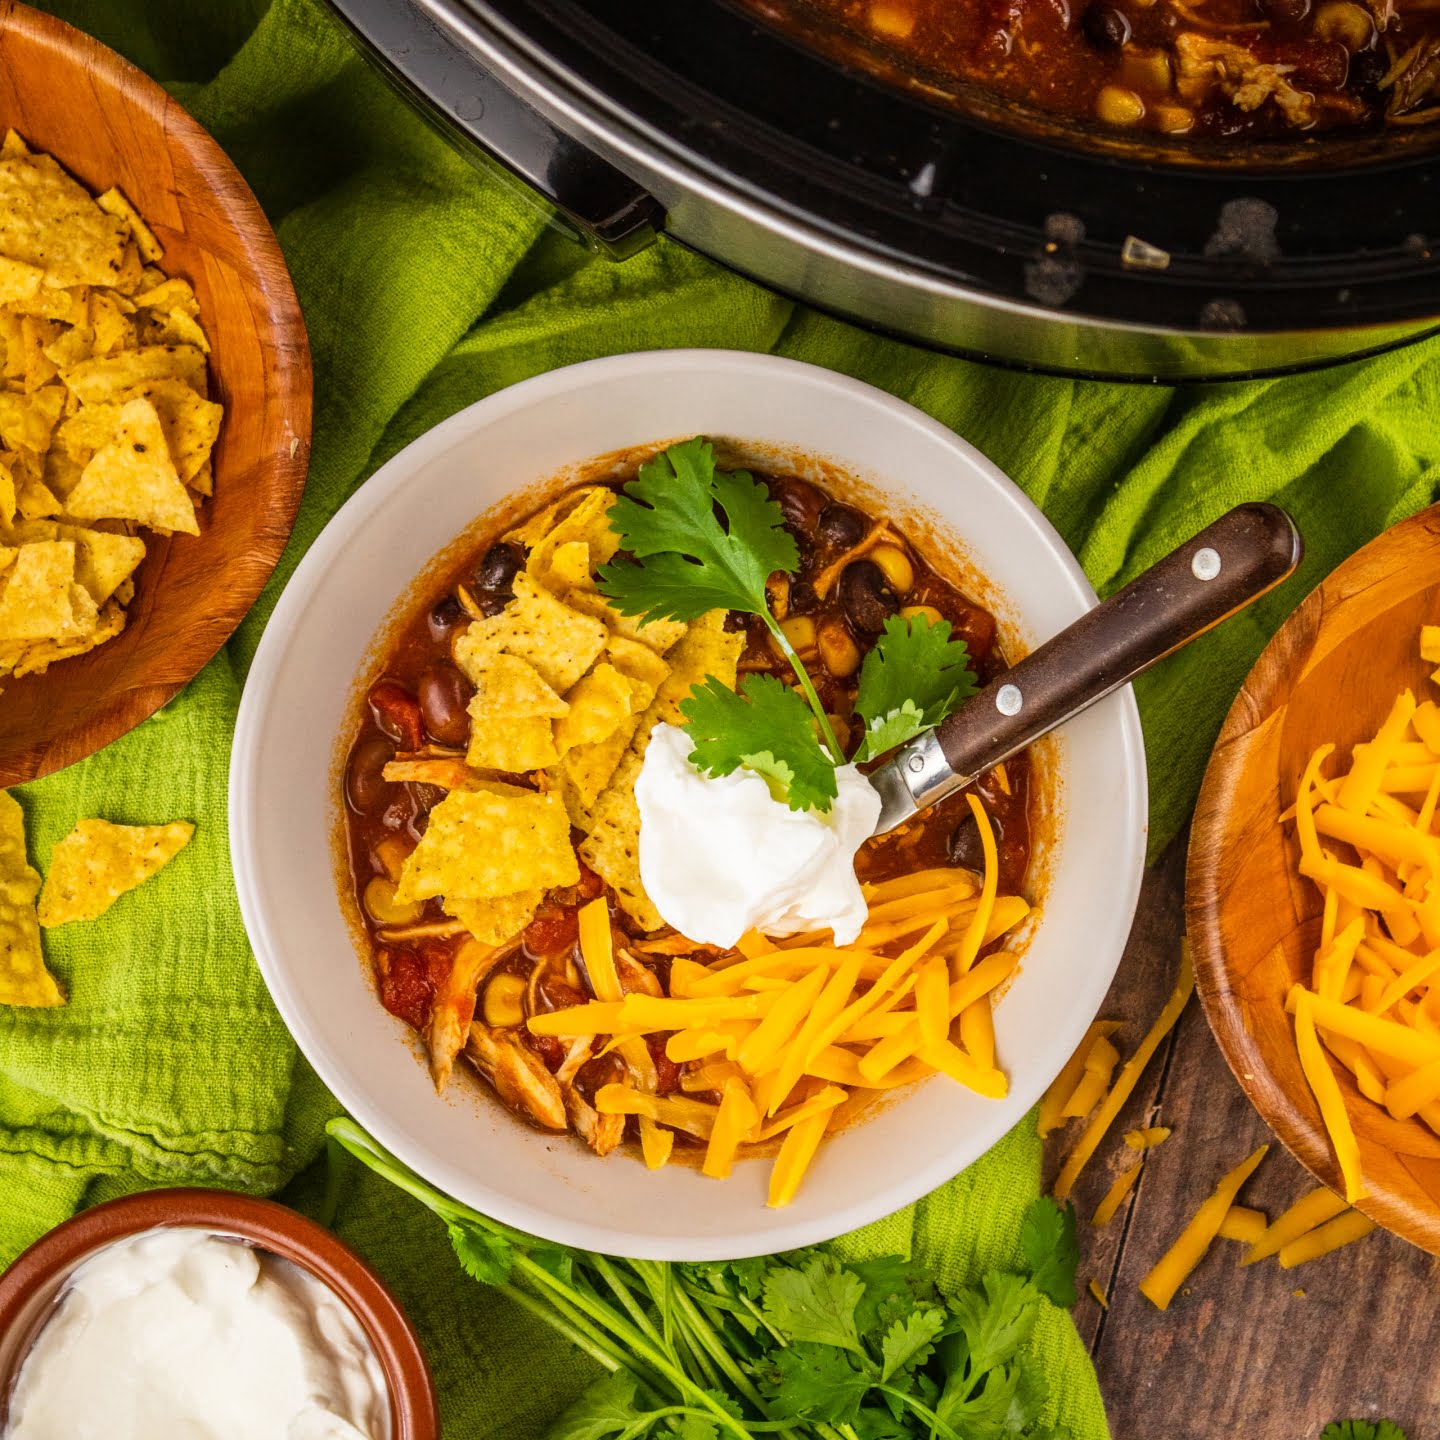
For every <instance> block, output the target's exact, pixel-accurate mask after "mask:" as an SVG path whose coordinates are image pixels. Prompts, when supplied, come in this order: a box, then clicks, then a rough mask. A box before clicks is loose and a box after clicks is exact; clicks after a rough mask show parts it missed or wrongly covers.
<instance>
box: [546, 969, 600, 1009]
mask: <svg viewBox="0 0 1440 1440" xmlns="http://www.w3.org/2000/svg"><path fill="white" fill-rule="evenodd" d="M589 998H590V997H589V996H588V995H585V994H583V993H582V992H581V991H579V990H577V989H576V988H575V987H574V986H573V985H572V984H571V983H570V982H569V981H568V980H564V979H562V978H561V977H560V976H559V975H542V976H541V977H540V979H539V980H538V981H537V982H536V985H535V999H536V1001H537V1002H538V1003H539V1006H540V1010H541V1013H542V1014H549V1012H550V1011H552V1010H568V1009H569V1008H570V1007H571V1006H572V1005H583V1004H584V1003H585V1002H586V1001H587V1000H588V999H589Z"/></svg>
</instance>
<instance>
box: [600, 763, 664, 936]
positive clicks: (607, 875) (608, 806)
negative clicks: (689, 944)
mask: <svg viewBox="0 0 1440 1440" xmlns="http://www.w3.org/2000/svg"><path fill="white" fill-rule="evenodd" d="M641 763H642V762H641V759H640V756H639V755H638V754H637V753H636V751H635V749H634V748H633V747H632V748H631V749H629V750H627V751H626V752H625V757H624V759H623V760H621V762H620V766H619V769H617V770H616V772H615V776H614V779H613V780H612V782H611V784H610V788H609V789H607V790H606V791H605V793H604V794H603V795H602V796H601V797H600V799H599V800H598V801H597V802H596V805H595V819H594V824H593V826H592V828H591V830H590V833H589V834H588V835H587V836H586V837H585V838H584V839H583V840H582V841H581V842H580V855H581V858H582V859H583V860H584V861H585V863H586V864H587V865H588V866H589V867H590V868H591V869H592V870H593V871H594V872H595V873H596V874H597V875H598V876H599V877H600V878H601V879H602V880H603V881H605V883H606V884H607V885H609V886H610V888H611V889H612V890H613V891H614V892H615V895H616V898H617V899H618V900H619V901H620V904H621V906H623V907H624V909H625V912H626V913H627V914H628V915H629V916H630V917H631V919H633V920H634V921H635V923H636V924H637V925H639V926H640V928H641V929H642V930H658V929H659V928H660V927H661V926H662V925H663V924H664V923H665V921H664V919H663V918H662V917H661V915H660V912H659V911H658V910H657V909H656V908H655V902H654V901H653V900H651V898H650V897H649V895H647V894H646V893H645V886H644V885H643V884H641V882H640V806H639V805H638V804H637V803H636V800H635V781H636V779H637V777H638V776H639V774H640V766H641Z"/></svg>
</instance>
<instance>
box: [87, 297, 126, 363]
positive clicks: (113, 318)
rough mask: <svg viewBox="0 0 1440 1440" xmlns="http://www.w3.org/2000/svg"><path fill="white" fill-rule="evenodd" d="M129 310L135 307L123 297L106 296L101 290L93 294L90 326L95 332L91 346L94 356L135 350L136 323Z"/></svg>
mask: <svg viewBox="0 0 1440 1440" xmlns="http://www.w3.org/2000/svg"><path fill="white" fill-rule="evenodd" d="M122 302H123V303H122ZM129 308H133V307H130V305H129V302H128V301H124V300H123V297H117V296H114V295H106V294H104V293H102V292H101V291H99V290H96V291H93V292H92V293H91V296H90V317H89V324H90V328H91V330H92V331H93V332H94V339H93V340H92V341H91V346H90V349H91V353H92V355H115V354H117V353H120V352H123V351H126V350H133V349H135V344H136V333H135V322H134V321H133V320H132V319H131V318H130V316H129V313H128V309H129Z"/></svg>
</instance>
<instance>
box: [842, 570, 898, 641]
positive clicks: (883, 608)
mask: <svg viewBox="0 0 1440 1440" xmlns="http://www.w3.org/2000/svg"><path fill="white" fill-rule="evenodd" d="M840 604H841V605H842V606H843V607H844V610H845V614H846V617H847V618H848V619H849V621H850V623H851V624H852V625H853V626H854V627H855V628H856V629H857V630H860V631H862V632H863V633H864V634H866V635H878V634H879V633H880V632H881V631H882V630H883V629H884V628H885V622H886V621H887V620H888V619H889V618H890V617H891V616H892V615H893V614H895V612H896V611H897V610H898V609H899V608H900V601H899V598H898V597H897V596H896V594H895V592H894V591H893V590H892V589H891V588H890V586H889V583H888V582H887V581H886V579H885V572H884V571H883V570H881V568H880V567H879V566H878V565H877V564H876V563H875V562H874V561H873V560H852V561H851V562H850V564H848V565H847V566H846V567H845V568H844V570H842V571H841V572H840Z"/></svg>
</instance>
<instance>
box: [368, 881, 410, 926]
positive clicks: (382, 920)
mask: <svg viewBox="0 0 1440 1440" xmlns="http://www.w3.org/2000/svg"><path fill="white" fill-rule="evenodd" d="M364 904H365V913H366V914H367V915H368V916H369V917H370V918H371V919H372V920H373V921H374V922H375V923H376V924H377V925H413V924H414V923H415V922H416V921H417V920H418V919H419V918H420V917H421V915H423V914H424V913H425V906H424V903H423V902H421V901H418V900H412V901H411V902H410V903H409V904H408V905H402V904H401V903H400V901H398V900H397V899H396V898H395V886H394V885H393V884H391V882H390V881H389V880H386V879H385V878H384V877H383V876H380V875H377V876H376V877H375V878H374V879H373V880H372V881H371V882H370V883H369V884H368V885H367V886H366V887H365V897H364Z"/></svg>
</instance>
